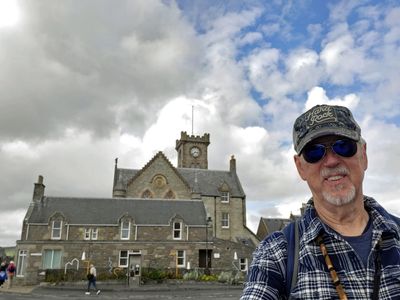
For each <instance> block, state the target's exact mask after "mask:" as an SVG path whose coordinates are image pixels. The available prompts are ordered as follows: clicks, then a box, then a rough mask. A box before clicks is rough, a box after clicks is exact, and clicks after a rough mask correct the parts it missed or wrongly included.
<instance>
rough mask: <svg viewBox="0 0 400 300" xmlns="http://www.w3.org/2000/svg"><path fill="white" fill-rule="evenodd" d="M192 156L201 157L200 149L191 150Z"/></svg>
mask: <svg viewBox="0 0 400 300" xmlns="http://www.w3.org/2000/svg"><path fill="white" fill-rule="evenodd" d="M190 154H191V155H192V156H193V157H198V156H199V155H200V149H199V148H197V147H192V149H190Z"/></svg>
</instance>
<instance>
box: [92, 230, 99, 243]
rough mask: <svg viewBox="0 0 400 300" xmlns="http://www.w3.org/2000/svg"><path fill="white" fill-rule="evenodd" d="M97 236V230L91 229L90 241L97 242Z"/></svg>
mask: <svg viewBox="0 0 400 300" xmlns="http://www.w3.org/2000/svg"><path fill="white" fill-rule="evenodd" d="M98 236H99V230H98V229H97V228H92V234H91V236H90V237H91V239H92V240H94V241H95V240H97V237H98Z"/></svg>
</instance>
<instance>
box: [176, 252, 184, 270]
mask: <svg viewBox="0 0 400 300" xmlns="http://www.w3.org/2000/svg"><path fill="white" fill-rule="evenodd" d="M185 256H186V255H185V251H184V250H176V266H177V267H178V268H185V265H186V262H185V260H186V257H185Z"/></svg>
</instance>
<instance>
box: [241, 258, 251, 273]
mask: <svg viewBox="0 0 400 300" xmlns="http://www.w3.org/2000/svg"><path fill="white" fill-rule="evenodd" d="M248 267H249V265H248V261H247V258H245V257H241V258H239V269H240V271H242V272H247V270H248Z"/></svg>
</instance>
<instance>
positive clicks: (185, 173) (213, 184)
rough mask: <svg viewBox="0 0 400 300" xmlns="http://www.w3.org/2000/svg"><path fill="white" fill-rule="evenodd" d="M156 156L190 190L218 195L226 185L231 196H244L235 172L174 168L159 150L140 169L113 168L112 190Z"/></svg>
mask: <svg viewBox="0 0 400 300" xmlns="http://www.w3.org/2000/svg"><path fill="white" fill-rule="evenodd" d="M158 157H162V158H163V159H165V160H166V161H167V163H168V164H169V165H170V166H171V169H172V170H173V171H174V172H175V173H176V174H177V175H178V176H179V177H180V178H181V179H182V182H184V183H185V185H188V187H189V188H190V190H191V191H194V192H197V193H200V194H202V195H204V196H220V195H221V192H220V189H221V187H222V186H223V185H228V187H229V192H230V195H231V196H232V197H240V198H243V197H245V193H244V191H243V188H242V185H241V183H240V180H239V178H238V176H237V174H236V172H230V171H219V170H208V169H196V168H175V167H174V166H173V165H172V164H171V162H170V161H169V160H168V158H167V157H166V156H165V155H164V154H163V153H162V152H161V151H160V152H158V153H157V154H156V155H155V156H154V157H153V158H152V159H151V160H150V161H149V162H148V163H147V164H146V165H145V166H144V167H143V168H142V169H140V170H138V169H123V168H116V169H115V179H116V180H115V182H114V190H115V189H118V188H120V187H122V188H126V187H127V186H128V184H129V183H130V182H132V181H133V180H134V179H135V178H137V177H138V176H140V174H142V173H143V172H144V170H146V169H147V168H148V167H149V165H150V164H151V163H153V162H154V160H155V159H156V158H158Z"/></svg>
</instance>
